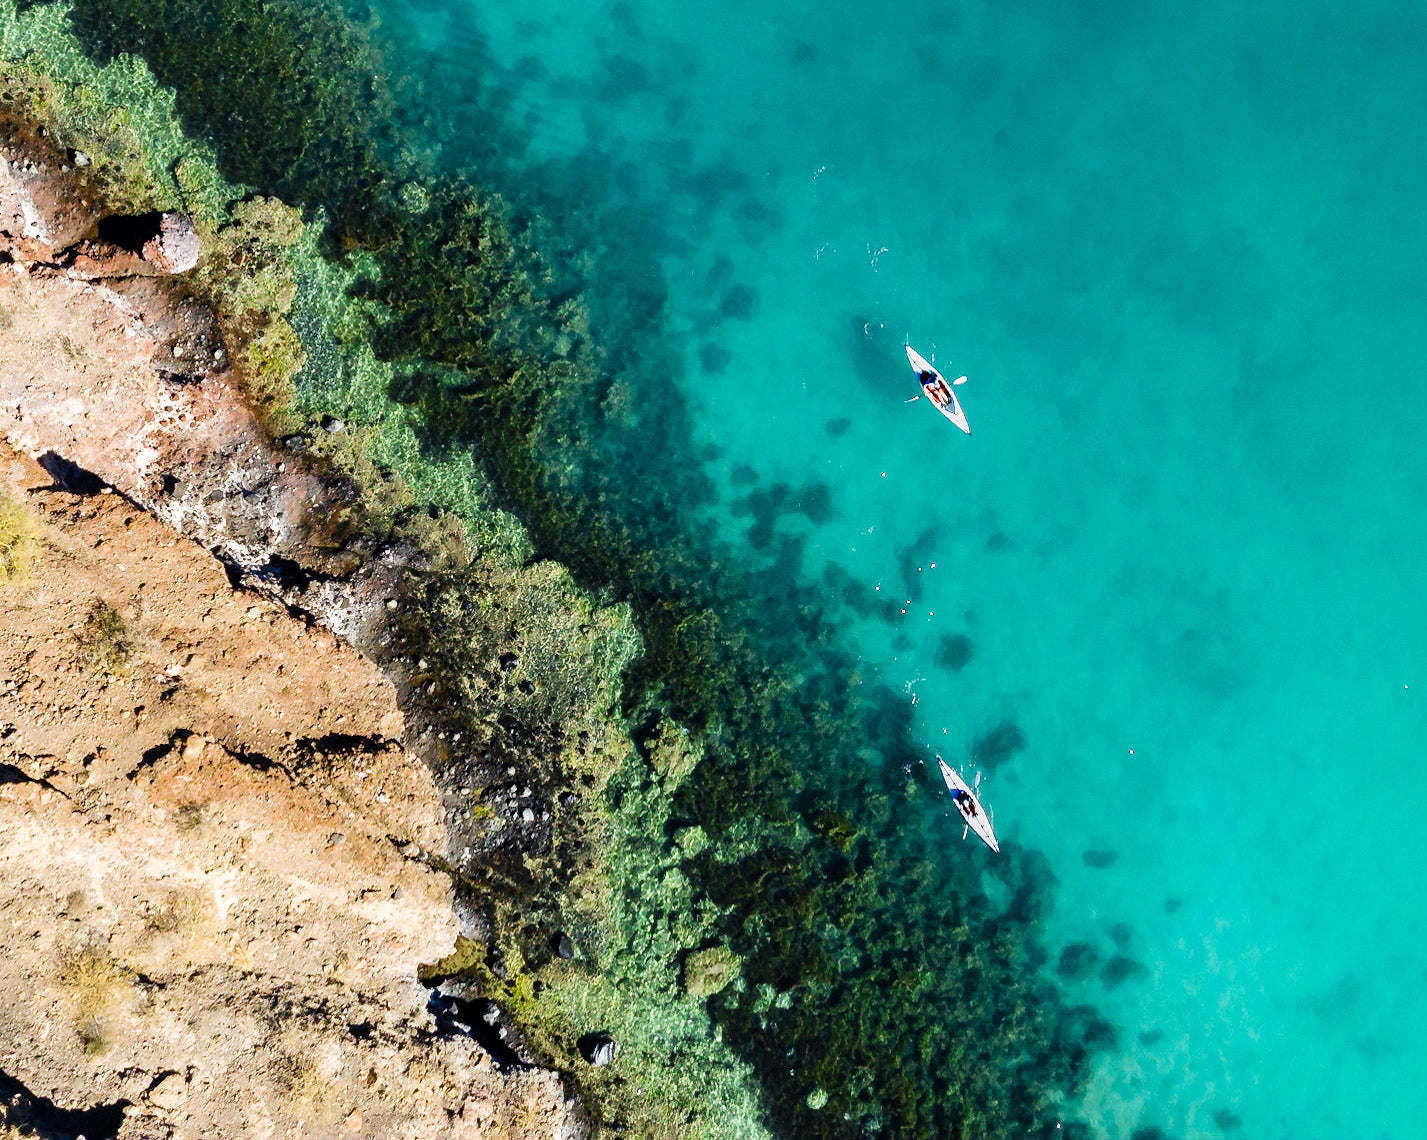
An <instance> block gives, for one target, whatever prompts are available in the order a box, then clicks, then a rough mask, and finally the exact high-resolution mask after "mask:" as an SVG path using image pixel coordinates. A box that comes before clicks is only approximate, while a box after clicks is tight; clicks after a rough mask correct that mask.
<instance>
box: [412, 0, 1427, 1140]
mask: <svg viewBox="0 0 1427 1140" xmlns="http://www.w3.org/2000/svg"><path fill="white" fill-rule="evenodd" d="M745 8H746V6H741V5H731V4H714V5H707V6H702V7H699V8H697V9H696V10H684V9H682V8H680V7H678V6H664V5H658V4H654V3H648V2H645V3H632V4H619V5H613V6H604V5H576V4H566V3H552V4H546V5H536V4H533V3H516V4H507V5H501V6H499V10H496V6H489V8H487V7H482V8H480V9H476V10H469V9H465V10H462V12H461V13H460V15H461V17H462V18H461V19H456V20H453V19H452V18H451V17H452V10H451V9H450V8H443V7H441V6H439V5H437V6H430V7H427V8H424V9H423V10H422V11H420V12H419V13H417V14H416V18H417V19H418V20H419V22H420V24H421V26H422V27H423V29H424V30H425V33H426V46H428V47H431V48H434V49H436V50H438V51H439V52H441V53H442V54H443V55H444V56H445V58H446V59H447V60H448V62H450V63H451V64H452V65H453V66H460V67H466V66H468V67H469V68H470V70H471V71H472V73H474V74H478V75H479V77H480V79H481V81H482V82H484V83H485V84H486V85H487V86H488V87H489V88H490V89H492V90H499V91H501V92H502V93H503V96H504V97H505V98H507V99H508V100H509V102H508V107H507V113H508V115H509V117H510V121H511V122H512V124H513V125H515V126H516V127H518V128H519V129H520V130H521V132H522V134H523V135H524V136H525V138H527V139H528V148H529V149H528V153H527V154H526V155H525V157H526V158H528V159H531V160H535V161H537V162H538V161H539V160H541V159H543V158H551V159H558V158H563V157H566V156H568V155H569V154H570V153H571V152H575V151H579V150H582V149H584V148H592V149H593V150H594V151H596V152H598V153H600V154H603V155H607V156H614V157H617V158H618V159H619V160H620V162H621V163H622V164H624V166H623V170H622V177H620V176H616V177H615V178H613V179H610V180H604V179H601V180H600V181H599V182H598V183H597V184H595V183H592V184H591V185H590V186H589V187H588V193H589V195H590V197H591V199H592V200H594V199H598V200H600V201H602V202H605V203H606V204H608V202H609V200H610V199H611V198H614V199H615V200H616V201H617V202H618V203H622V208H623V209H624V210H626V211H627V212H629V213H630V214H632V215H636V216H637V215H639V214H641V213H643V214H647V215H648V216H649V217H650V218H652V219H653V218H657V220H658V223H659V225H658V226H657V227H655V229H657V231H658V232H659V233H660V234H664V235H668V236H669V237H671V238H672V240H671V241H668V242H667V244H664V245H661V246H660V252H661V255H662V257H663V264H664V268H665V271H666V273H667V275H668V277H669V279H670V280H671V281H672V282H673V283H674V300H673V302H672V305H671V308H670V312H669V314H668V316H669V320H670V322H671V324H672V325H673V326H674V327H675V328H679V329H682V330H685V331H686V333H687V337H686V343H687V351H688V358H689V359H688V364H689V367H688V371H687V382H688V384H689V395H690V398H691V399H692V400H693V401H694V404H695V406H696V408H697V416H698V431H699V440H698V442H699V443H701V444H708V445H715V446H717V447H718V448H719V449H721V452H720V454H719V456H718V458H717V459H715V460H713V461H712V462H711V463H710V464H709V471H710V474H711V475H713V476H714V477H715V479H716V480H718V481H719V482H720V483H721V484H722V485H723V486H724V488H725V491H726V493H725V497H724V500H723V505H722V507H721V508H720V509H719V512H718V518H719V522H720V525H721V526H722V527H723V528H724V529H725V530H726V532H727V533H728V534H729V535H731V536H735V537H737V538H738V539H739V540H740V542H741V543H742V544H743V547H744V549H745V550H746V552H747V557H748V558H749V559H750V560H757V559H767V560H771V559H773V558H775V557H777V555H778V550H779V546H778V544H779V537H780V536H795V537H801V538H803V539H804V541H805V546H804V548H803V556H804V572H805V573H806V574H807V575H809V576H817V575H819V574H821V573H822V572H823V570H824V568H825V567H826V566H828V565H835V566H837V567H841V568H842V569H844V570H846V571H847V572H848V573H850V574H851V575H852V576H853V578H854V580H855V582H856V583H858V586H857V587H856V588H858V589H861V590H863V591H865V592H866V593H867V594H868V595H869V596H870V595H879V596H895V597H896V598H897V600H898V602H899V605H898V609H900V608H902V606H903V605H905V608H906V609H907V614H906V616H905V620H903V621H900V622H898V623H897V624H895V625H891V624H888V623H886V622H883V621H881V620H877V619H870V618H869V619H868V620H865V621H862V622H859V623H851V624H849V626H848V627H847V628H846V629H845V630H843V633H844V634H845V636H846V637H847V638H848V639H849V641H850V642H851V643H852V644H854V645H855V646H857V648H858V650H859V651H860V652H861V653H862V654H863V655H864V656H865V658H866V659H867V660H868V661H869V663H870V664H871V665H872V666H873V667H875V668H876V669H877V670H879V671H880V672H881V673H882V674H883V675H885V676H886V677H888V678H890V679H891V680H892V681H893V682H894V683H896V684H898V685H904V686H905V687H906V692H907V699H908V700H913V699H915V700H916V702H917V704H916V707H917V710H918V715H919V723H920V726H921V730H922V734H923V738H924V739H925V741H926V742H927V743H928V744H929V745H930V746H932V747H934V748H937V749H939V750H941V751H942V752H943V753H944V754H946V755H947V756H948V757H949V758H953V759H956V760H962V759H965V758H966V757H967V755H968V752H969V749H970V747H971V745H972V743H973V741H975V740H976V739H977V738H979V737H980V736H981V735H982V734H984V733H986V732H987V731H989V730H991V729H992V728H994V727H995V726H996V725H998V724H1002V723H1005V722H1008V721H1009V722H1014V723H1015V724H1016V725H1018V726H1019V728H1020V729H1021V730H1022V731H1023V732H1024V735H1025V738H1026V741H1027V747H1026V748H1025V749H1024V751H1022V752H1020V753H1019V754H1018V755H1016V756H1015V757H1014V759H1012V760H1010V761H1009V762H1007V763H1005V764H1004V765H1001V766H999V767H998V768H997V769H996V770H995V771H994V772H993V773H992V774H991V775H990V777H989V783H988V784H987V798H988V799H989V801H990V802H991V803H992V805H993V807H994V808H995V810H996V813H997V820H998V828H999V831H1000V833H1001V834H1002V836H1003V838H1008V839H1011V840H1015V841H1019V842H1022V843H1026V844H1029V845H1032V846H1036V847H1039V848H1040V849H1042V850H1043V851H1045V852H1046V853H1047V855H1048V856H1049V858H1050V860H1051V863H1052V866H1053V867H1054V869H1055V872H1056V874H1057V876H1058V877H1059V880H1060V883H1059V887H1058V888H1057V891H1056V909H1055V912H1054V914H1053V915H1052V918H1051V920H1050V921H1051V927H1050V940H1051V943H1052V946H1053V949H1054V950H1055V951H1057V952H1058V951H1059V950H1060V949H1061V947H1067V946H1073V945H1076V944H1088V945H1089V946H1090V947H1092V948H1093V950H1094V953H1095V955H1097V956H1098V957H1096V959H1095V964H1094V966H1093V968H1091V969H1090V970H1089V973H1088V976H1087V977H1085V978H1084V979H1083V980H1079V981H1070V982H1068V985H1069V986H1070V988H1071V991H1072V993H1074V994H1081V995H1083V996H1084V998H1085V999H1086V1000H1090V1001H1093V1002H1094V1003H1095V1004H1096V1005H1097V1006H1099V1007H1100V1008H1101V1009H1102V1010H1103V1011H1104V1012H1106V1013H1107V1015H1109V1016H1110V1017H1111V1018H1112V1019H1113V1020H1114V1021H1115V1022H1116V1023H1117V1024H1118V1025H1119V1026H1120V1027H1121V1029H1122V1037H1121V1042H1120V1047H1119V1049H1118V1050H1116V1051H1114V1052H1113V1053H1111V1054H1110V1055H1108V1056H1106V1057H1105V1058H1104V1059H1103V1061H1102V1062H1101V1064H1100V1065H1099V1067H1098V1069H1097V1072H1096V1076H1095V1078H1094V1080H1093V1082H1092V1087H1091V1090H1090V1094H1089V1097H1088V1101H1087V1105H1086V1112H1087V1114H1088V1116H1089V1118H1090V1119H1091V1120H1092V1121H1094V1122H1095V1124H1096V1125H1097V1127H1098V1128H1099V1130H1101V1131H1102V1132H1104V1133H1105V1134H1107V1135H1127V1134H1129V1133H1130V1132H1131V1131H1133V1129H1134V1128H1135V1127H1138V1126H1140V1125H1157V1126H1159V1127H1162V1128H1164V1129H1166V1130H1167V1131H1169V1132H1171V1133H1174V1134H1178V1135H1203V1136H1218V1135H1231V1136H1232V1135H1295V1136H1307V1135H1339V1134H1352V1135H1359V1136H1409V1135H1412V1134H1414V1132H1415V1131H1416V1130H1417V1128H1418V1124H1417V1121H1419V1120H1420V1119H1421V1117H1422V1114H1423V1112H1424V1110H1427V1091H1424V1090H1423V1088H1422V1086H1421V1084H1420V1082H1419V1081H1418V1080H1417V1079H1416V1077H1417V1074H1418V1073H1420V1072H1421V1071H1422V1069H1423V1067H1424V1063H1427V1055H1424V1054H1427V1039H1424V1036H1423V1035H1422V1034H1421V1033H1420V1031H1419V1030H1418V1029H1417V1026H1418V1025H1419V1024H1420V1023H1421V1021H1422V1018H1423V1015H1424V1014H1427V969H1425V968H1424V966H1423V964H1422V962H1421V957H1420V952H1419V947H1420V946H1421V944H1422V939H1423V935H1424V933H1427V929H1424V928H1427V919H1424V917H1423V914H1422V911H1421V908H1420V906H1419V903H1418V899H1419V897H1420V891H1419V890H1418V889H1417V887H1416V881H1415V880H1416V870H1417V868H1419V867H1421V866H1423V865H1424V862H1427V838H1424V836H1423V829H1421V828H1420V826H1418V824H1417V821H1418V816H1419V814H1420V812H1421V809H1422V807H1423V806H1424V804H1427V775H1424V774H1423V773H1422V770H1421V768H1420V765H1419V764H1418V762H1417V761H1418V756H1419V753H1420V741H1422V739H1423V738H1424V732H1423V729H1424V727H1427V725H1424V721H1427V711H1424V709H1427V706H1424V703H1423V702H1424V698H1427V669H1424V661H1423V649H1422V643H1423V638H1422V631H1423V629H1424V617H1427V614H1424V608H1427V606H1424V602H1423V600H1422V597H1421V594H1420V591H1419V589H1418V585H1417V581H1416V577H1417V576H1416V574H1415V568H1416V566H1417V565H1419V564H1420V563H1421V561H1422V553H1423V551H1422V549H1421V547H1422V545H1423V540H1422V538H1421V537H1420V536H1421V535H1422V534H1423V532H1424V528H1423V527H1422V525H1421V516H1422V499H1421V496H1422V492H1421V488H1422V487H1423V486H1424V485H1427V480H1424V475H1427V471H1425V470H1424V468H1427V459H1424V457H1423V453H1422V451H1421V449H1420V447H1419V445H1418V440H1419V438H1420V436H1421V434H1422V429H1423V426H1424V420H1427V395H1424V394H1423V391H1422V388H1421V385H1420V383H1419V382H1418V377H1419V376H1420V375H1421V373H1422V369H1423V365H1424V363H1427V331H1424V330H1427V321H1424V320H1423V319H1422V313H1421V310H1422V307H1423V297H1424V295H1427V293H1424V285H1427V281H1424V275H1427V269H1424V266H1427V256H1424V254H1427V250H1424V245H1427V238H1424V221H1427V218H1424V206H1423V201H1422V199H1421V195H1420V192H1419V191H1420V176H1421V173H1422V170H1421V159H1420V155H1421V154H1422V153H1424V147H1423V144H1424V141H1427V140H1424V138H1423V136H1424V133H1427V127H1424V126H1423V124H1422V121H1421V118H1420V115H1419V114H1418V113H1417V108H1420V106H1421V105H1422V103H1423V95H1424V92H1423V87H1424V85H1427V72H1424V71H1423V69H1422V68H1421V65H1420V60H1421V59H1422V58H1424V55H1423V52H1424V48H1427V19H1424V18H1423V17H1422V16H1420V15H1418V14H1416V13H1415V12H1414V10H1412V9H1409V8H1407V7H1405V6H1403V7H1402V8H1401V10H1397V9H1395V8H1393V7H1392V6H1387V5H1383V6H1376V7H1374V8H1372V9H1371V10H1370V11H1368V12H1366V13H1364V12H1363V11H1361V10H1360V9H1357V8H1350V7H1349V6H1346V5H1344V6H1341V7H1335V6H1328V5H1316V6H1311V7H1309V8H1307V9H1305V8H1302V7H1288V6H1283V7H1281V8H1279V9H1263V10H1260V11H1257V12H1254V13H1252V14H1247V15H1246V14H1244V13H1242V12H1239V11H1237V10H1235V8H1234V7H1232V6H1228V5H1224V6H1220V7H1217V8H1216V7H1210V8H1201V9H1200V10H1198V11H1196V12H1194V13H1192V14H1190V13H1184V12H1181V11H1178V10H1175V9H1171V8H1170V7H1168V6H1157V5H1149V6H1144V5H1139V6H1134V7H1132V8H1125V9H1124V10H1122V11H1110V10H1108V9H1101V8H1098V7H1092V6H1081V9H1080V10H1078V11H1077V10H1067V9H1063V8H1062V7H1061V6H1052V5H1045V6H1042V7H1031V6H1022V7H1021V8H1018V9H1016V10H1014V11H1003V10H998V9H991V8H980V7H972V6H968V7H965V8H963V9H960V10H955V11H952V10H949V9H946V8H943V7H941V6H931V5H904V6H901V7H900V8H899V10H898V11H896V12H893V13H888V12H885V11H882V10H881V9H880V7H879V6H876V5H872V4H857V3H843V4H840V5H839V6H837V7H835V8H829V7H827V6H825V5H818V6H814V5H811V4H800V3H795V2H791V0H788V2H781V3H777V4H774V5H765V6H763V7H762V8H761V9H760V10H759V11H758V12H756V13H753V12H750V11H747V10H745ZM471 21H474V24H475V26H476V27H477V28H478V29H479V31H480V38H478V39H473V38H472V37H471V35H470V33H469V28H470V25H471ZM654 232H655V230H654V229H651V240H653V234H654ZM905 338H910V339H911V341H912V343H914V344H915V345H917V346H918V347H919V348H921V350H922V351H923V352H927V353H928V354H930V353H931V351H932V350H933V349H934V350H935V353H936V358H937V360H938V361H939V362H941V363H942V365H943V366H944V367H947V366H950V367H952V368H954V369H956V372H957V373H959V372H960V371H966V372H968V373H969V374H970V376H971V382H970V383H969V384H967V385H966V386H965V387H964V388H962V389H961V394H962V398H963V402H964V404H965V407H966V410H967V413H968V415H969V417H970V420H971V423H972V426H973V429H974V431H975V434H974V435H973V436H971V437H970V438H969V439H968V438H966V437H963V436H962V435H961V434H960V433H959V432H956V431H955V430H954V429H952V428H951V427H950V425H948V424H946V423H945V422H944V421H942V420H941V419H940V418H939V417H938V416H936V415H935V414H934V413H933V412H932V411H931V409H930V408H929V407H928V406H927V404H926V402H925V401H919V402H917V403H913V404H910V405H908V404H906V403H904V401H905V400H906V399H908V398H909V397H911V396H912V395H914V394H915V391H916V389H915V386H914V382H913V379H912V377H911V374H910V372H909V370H908V369H907V368H906V365H905V358H904V357H903V355H902V350H901V345H902V342H903V340H904V339H905ZM954 374H955V373H954ZM840 419H842V420H846V421H847V422H846V423H845V424H832V427H831V430H830V428H829V425H830V423H831V422H832V421H837V420H840ZM690 461H691V462H693V461H695V460H694V459H693V458H692V457H691V459H690ZM750 471H751V472H752V473H755V474H756V476H757V482H756V483H749V482H748V479H749V472H750ZM778 482H784V483H786V484H788V485H789V487H790V488H792V492H791V501H790V507H791V508H792V509H791V510H788V511H785V512H784V513H781V514H779V515H778V517H777V518H776V519H775V520H774V521H773V522H772V528H773V529H772V537H771V539H769V536H768V535H767V534H763V535H759V534H758V533H757V528H755V527H754V523H755V518H754V517H753V516H751V515H750V514H749V513H748V511H747V509H746V507H744V506H741V503H742V502H743V500H744V498H745V497H746V496H747V495H748V493H749V492H750V490H759V489H761V490H765V491H766V490H767V489H768V488H769V487H770V486H771V485H774V484H776V483H778ZM818 485H824V486H826V488H827V503H828V506H829V511H828V517H827V518H825V519H822V521H816V522H815V521H814V519H812V518H809V517H808V516H807V515H805V514H799V513H797V511H796V504H797V503H798V502H799V501H800V499H806V500H807V501H809V502H815V501H816V500H817V497H818V496H817V493H816V492H815V491H814V493H812V494H809V493H808V491H809V489H812V488H816V487H817V486H818ZM812 513H813V514H814V515H815V516H816V517H817V518H819V519H821V515H820V514H819V512H817V511H813V512H812ZM765 530H766V524H765ZM750 531H752V533H750ZM897 616H898V617H899V618H900V617H901V615H900V614H899V615H897ZM948 634H964V635H966V636H967V637H969V638H970V641H971V643H972V646H973V655H972V657H971V659H970V661H969V662H968V663H967V664H966V665H965V666H964V668H962V669H960V670H952V669H950V668H949V667H947V666H944V665H943V666H938V665H937V650H938V647H939V645H940V643H941V639H942V638H943V637H945V636H946V635H948ZM946 836H947V843H946V858H948V859H980V858H983V857H985V856H984V854H983V852H981V851H980V850H978V849H975V848H973V847H972V846H971V844H970V843H967V844H965V845H963V844H962V843H961V842H960V838H959V829H958V828H955V827H953V826H952V825H951V823H950V821H948V822H947V824H946ZM1086 852H1104V853H1108V852H1114V858H1113V861H1110V859H1109V856H1108V855H1103V856H1101V857H1098V858H1097V857H1095V856H1093V855H1092V856H1091V857H1090V858H1089V859H1087V857H1086ZM1106 862H1108V863H1109V865H1108V866H1097V865H1094V864H1097V863H1101V864H1103V863H1106ZM1116 954H1118V955H1120V956H1121V957H1122V958H1123V959H1127V960H1128V961H1129V962H1132V963H1135V964H1137V968H1132V967H1128V966H1127V967H1125V969H1124V970H1122V971H1121V973H1124V974H1126V976H1125V977H1124V978H1123V980H1119V978H1118V976H1117V975H1116V974H1114V973H1111V974H1109V975H1108V976H1107V975H1106V974H1104V973H1103V972H1102V971H1103V969H1104V968H1105V967H1106V965H1107V963H1109V962H1110V961H1111V959H1112V957H1113V956H1114V955H1116ZM1082 957H1084V954H1083V952H1082ZM1086 960H1088V959H1086ZM1053 965H1054V964H1053Z"/></svg>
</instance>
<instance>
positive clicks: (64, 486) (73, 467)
mask: <svg viewBox="0 0 1427 1140" xmlns="http://www.w3.org/2000/svg"><path fill="white" fill-rule="evenodd" d="M38 462H39V465H40V466H41V467H43V468H44V469H45V473H46V474H47V475H49V477H50V478H51V479H53V480H54V481H55V482H54V485H55V489H56V490H60V491H68V492H69V493H70V494H71V495H97V494H99V492H100V491H102V490H104V488H105V486H106V484H105V482H104V480H103V479H101V478H99V476H98V475H96V474H94V472H92V471H86V470H85V469H84V468H83V467H81V466H80V465H79V464H78V463H73V462H71V461H70V460H68V459H66V458H64V456H62V455H57V454H55V453H54V452H53V451H47V452H45V453H44V454H43V455H41V456H40V458H39V460H38Z"/></svg>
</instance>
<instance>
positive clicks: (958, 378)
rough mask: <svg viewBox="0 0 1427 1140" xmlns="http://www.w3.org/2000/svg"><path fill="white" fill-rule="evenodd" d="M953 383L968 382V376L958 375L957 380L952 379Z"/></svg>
mask: <svg viewBox="0 0 1427 1140" xmlns="http://www.w3.org/2000/svg"><path fill="white" fill-rule="evenodd" d="M952 383H953V384H965V383H966V377H965V376H958V377H957V378H956V379H955V380H953V381H952Z"/></svg>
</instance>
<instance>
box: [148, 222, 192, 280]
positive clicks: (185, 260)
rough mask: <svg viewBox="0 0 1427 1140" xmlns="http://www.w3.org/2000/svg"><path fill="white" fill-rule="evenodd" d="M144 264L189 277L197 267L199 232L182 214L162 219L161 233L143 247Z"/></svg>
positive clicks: (160, 224) (160, 223)
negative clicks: (185, 274) (191, 271)
mask: <svg viewBox="0 0 1427 1140" xmlns="http://www.w3.org/2000/svg"><path fill="white" fill-rule="evenodd" d="M143 254H144V260H145V261H147V262H148V263H149V264H150V265H153V266H156V267H157V268H159V269H162V270H163V271H164V272H165V273H187V272H188V271H189V270H190V269H192V268H193V267H194V266H195V265H197V264H198V254H199V241H198V231H197V230H195V229H194V228H193V223H192V222H190V221H189V220H188V219H187V218H185V217H184V216H183V215H182V214H174V213H168V214H164V215H163V216H162V217H161V218H160V219H159V232H158V233H156V234H155V235H154V236H153V237H151V238H149V240H148V241H146V242H145V243H144V248H143Z"/></svg>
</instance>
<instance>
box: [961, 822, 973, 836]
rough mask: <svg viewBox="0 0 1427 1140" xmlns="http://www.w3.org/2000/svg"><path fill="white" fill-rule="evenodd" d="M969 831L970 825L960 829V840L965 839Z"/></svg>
mask: <svg viewBox="0 0 1427 1140" xmlns="http://www.w3.org/2000/svg"><path fill="white" fill-rule="evenodd" d="M970 830H971V824H969V823H968V824H967V825H966V826H965V827H963V828H962V829H961V838H962V839H965V838H966V836H967V833H968V832H970Z"/></svg>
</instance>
